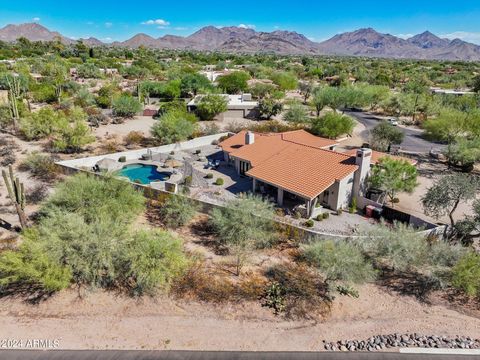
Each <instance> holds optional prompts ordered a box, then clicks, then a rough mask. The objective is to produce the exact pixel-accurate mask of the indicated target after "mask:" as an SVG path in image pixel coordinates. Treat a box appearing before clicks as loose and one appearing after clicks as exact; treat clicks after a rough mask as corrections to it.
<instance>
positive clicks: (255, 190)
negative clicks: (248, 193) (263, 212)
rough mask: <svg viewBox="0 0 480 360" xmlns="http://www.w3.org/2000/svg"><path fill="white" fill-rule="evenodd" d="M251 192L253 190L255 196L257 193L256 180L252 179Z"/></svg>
mask: <svg viewBox="0 0 480 360" xmlns="http://www.w3.org/2000/svg"><path fill="white" fill-rule="evenodd" d="M252 188H253V189H252V190H253V193H254V194H255V193H256V192H257V179H253V181H252Z"/></svg>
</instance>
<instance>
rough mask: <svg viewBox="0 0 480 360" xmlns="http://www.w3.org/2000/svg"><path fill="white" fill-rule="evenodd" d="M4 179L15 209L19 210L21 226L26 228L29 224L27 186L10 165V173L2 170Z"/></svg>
mask: <svg viewBox="0 0 480 360" xmlns="http://www.w3.org/2000/svg"><path fill="white" fill-rule="evenodd" d="M2 176H3V181H4V182H5V186H6V187H7V191H8V196H9V197H10V200H12V203H13V205H15V209H16V210H17V214H18V219H19V220H20V226H21V227H22V228H25V227H26V226H27V216H26V215H25V188H24V186H23V183H21V182H20V180H19V179H18V177H17V178H15V177H14V176H13V169H12V166H11V165H10V166H9V167H8V174H7V172H6V171H5V170H2Z"/></svg>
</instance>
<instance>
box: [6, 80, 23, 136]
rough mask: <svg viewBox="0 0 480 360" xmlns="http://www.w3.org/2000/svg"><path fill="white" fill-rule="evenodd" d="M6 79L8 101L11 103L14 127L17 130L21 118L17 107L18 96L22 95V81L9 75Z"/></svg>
mask: <svg viewBox="0 0 480 360" xmlns="http://www.w3.org/2000/svg"><path fill="white" fill-rule="evenodd" d="M6 80H7V85H8V101H9V103H10V111H11V114H12V119H13V127H14V129H15V131H16V130H17V127H18V120H19V118H20V116H19V113H18V107H17V98H18V97H19V96H20V82H19V81H18V78H17V77H16V76H14V77H13V78H12V80H10V79H9V78H8V77H7V78H6Z"/></svg>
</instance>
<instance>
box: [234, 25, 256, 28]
mask: <svg viewBox="0 0 480 360" xmlns="http://www.w3.org/2000/svg"><path fill="white" fill-rule="evenodd" d="M238 27H239V28H242V29H255V28H256V26H255V25H251V24H240V25H238Z"/></svg>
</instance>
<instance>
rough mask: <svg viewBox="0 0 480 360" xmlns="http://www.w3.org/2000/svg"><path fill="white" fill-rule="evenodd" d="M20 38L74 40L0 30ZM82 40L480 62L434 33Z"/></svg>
mask: <svg viewBox="0 0 480 360" xmlns="http://www.w3.org/2000/svg"><path fill="white" fill-rule="evenodd" d="M19 37H25V38H27V39H29V40H31V41H51V40H54V39H60V40H61V41H62V42H64V43H72V42H74V41H75V40H72V39H70V38H68V37H65V36H63V35H62V34H60V33H58V32H56V31H50V30H49V29H47V28H45V27H44V26H42V25H40V24H37V23H26V24H19V25H13V24H10V25H7V26H5V27H4V28H1V29H0V41H6V42H11V41H15V40H16V39H18V38H19ZM82 40H83V42H84V43H85V44H87V45H89V46H101V45H108V46H119V47H129V48H137V47H139V46H146V47H152V48H158V49H179V50H181V49H191V50H200V51H223V52H234V53H260V52H270V53H277V54H312V55H345V56H365V57H385V58H405V59H431V60H465V61H479V60H480V46H479V45H475V44H472V43H468V42H465V41H463V40H460V39H454V40H449V39H443V38H440V37H438V36H436V35H434V34H432V33H431V32H429V31H425V32H423V33H422V34H418V35H415V36H413V37H411V38H409V39H403V38H400V37H397V36H394V35H390V34H383V33H380V32H377V31H375V30H374V29H372V28H366V29H359V30H357V31H353V32H345V33H341V34H338V35H335V36H334V37H332V38H330V39H328V40H326V41H323V42H314V41H312V40H310V39H308V38H307V37H305V36H304V35H302V34H299V33H296V32H293V31H283V30H277V31H273V32H259V31H255V30H253V29H248V28H244V27H235V26H230V27H222V28H217V27H214V26H206V27H203V28H201V29H200V30H198V31H197V32H195V33H193V34H191V35H190V36H186V37H182V36H176V35H165V36H162V37H159V38H154V37H152V36H150V35H147V34H143V33H140V34H137V35H135V36H133V37H131V38H130V39H128V40H125V41H116V42H113V43H108V44H105V43H103V42H102V41H100V40H98V39H96V38H93V37H90V38H88V39H82Z"/></svg>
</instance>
